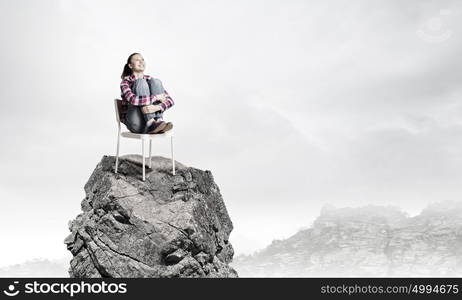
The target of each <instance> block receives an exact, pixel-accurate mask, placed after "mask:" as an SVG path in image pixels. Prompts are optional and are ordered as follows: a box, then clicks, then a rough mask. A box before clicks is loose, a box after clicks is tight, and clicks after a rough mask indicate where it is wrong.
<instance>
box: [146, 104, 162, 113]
mask: <svg viewBox="0 0 462 300" xmlns="http://www.w3.org/2000/svg"><path fill="white" fill-rule="evenodd" d="M159 110H162V108H161V107H160V105H154V104H150V105H145V106H142V107H141V111H142V112H143V113H144V114H152V113H155V112H156V111H159Z"/></svg>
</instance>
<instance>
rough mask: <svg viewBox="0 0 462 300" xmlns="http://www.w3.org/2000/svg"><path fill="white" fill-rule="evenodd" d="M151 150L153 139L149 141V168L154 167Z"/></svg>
mask: <svg viewBox="0 0 462 300" xmlns="http://www.w3.org/2000/svg"><path fill="white" fill-rule="evenodd" d="M151 148H152V139H149V168H151V167H152V163H151V162H152V157H151Z"/></svg>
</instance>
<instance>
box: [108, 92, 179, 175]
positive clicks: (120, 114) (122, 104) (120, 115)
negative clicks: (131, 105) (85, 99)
mask: <svg viewBox="0 0 462 300" xmlns="http://www.w3.org/2000/svg"><path fill="white" fill-rule="evenodd" d="M114 104H115V111H116V121H117V126H118V128H119V131H118V133H117V153H116V163H115V173H117V168H118V165H119V148H120V138H121V137H125V138H130V139H138V140H141V155H142V160H143V181H145V180H146V170H145V168H146V167H145V166H146V161H145V160H146V159H145V151H144V141H146V140H149V167H150V168H151V164H152V160H151V148H152V140H153V139H165V138H168V137H170V153H171V156H172V170H173V172H172V173H173V175H175V160H174V159H173V128H172V129H170V130H169V131H167V132H165V133H156V134H142V133H133V132H130V131H124V132H121V130H122V129H121V125H120V123H124V124H126V116H127V108H128V103H127V102H126V101H122V100H121V99H114Z"/></svg>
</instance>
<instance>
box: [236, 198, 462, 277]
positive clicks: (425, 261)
mask: <svg viewBox="0 0 462 300" xmlns="http://www.w3.org/2000/svg"><path fill="white" fill-rule="evenodd" d="M231 265H232V266H233V267H234V268H235V269H236V270H237V271H238V272H239V274H240V276H241V277H253V276H261V277H332V276H334V277H349V276H353V277H419V276H420V277H460V276H462V202H442V203H437V204H433V205H430V206H428V207H427V208H426V209H424V210H423V211H422V213H420V214H419V215H417V216H415V217H408V216H407V214H406V213H404V212H402V211H401V210H399V208H397V207H390V206H375V205H370V206H365V207H359V208H348V207H347V208H338V209H336V208H329V207H324V208H323V209H322V211H321V215H320V216H319V217H318V218H317V219H316V220H315V221H314V222H313V224H312V226H311V227H310V228H308V229H306V230H302V231H299V232H298V233H296V234H295V235H293V236H292V237H290V238H288V239H285V240H276V241H273V243H272V244H271V245H269V246H268V247H267V248H265V249H263V250H261V251H259V252H257V253H255V254H254V255H242V256H238V257H236V258H235V259H234V261H233V263H232V264H231Z"/></svg>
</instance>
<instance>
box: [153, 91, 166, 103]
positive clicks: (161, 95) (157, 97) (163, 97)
mask: <svg viewBox="0 0 462 300" xmlns="http://www.w3.org/2000/svg"><path fill="white" fill-rule="evenodd" d="M156 99H157V100H159V101H160V102H164V101H165V100H167V95H166V94H165V93H163V94H158V95H156Z"/></svg>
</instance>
